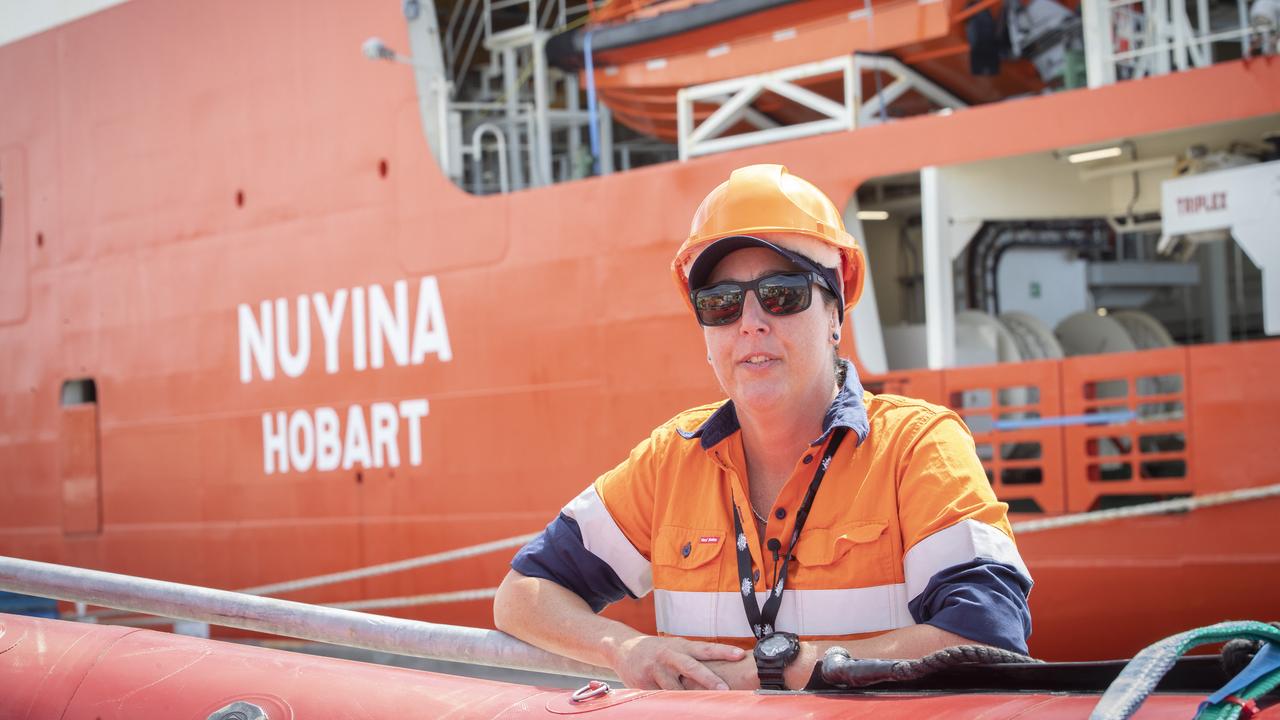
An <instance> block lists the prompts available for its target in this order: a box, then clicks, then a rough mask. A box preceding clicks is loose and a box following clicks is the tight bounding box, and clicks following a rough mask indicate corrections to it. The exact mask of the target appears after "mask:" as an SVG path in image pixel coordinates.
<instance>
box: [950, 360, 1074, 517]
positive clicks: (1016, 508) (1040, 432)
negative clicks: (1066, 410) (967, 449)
mask: <svg viewBox="0 0 1280 720" xmlns="http://www.w3.org/2000/svg"><path fill="white" fill-rule="evenodd" d="M1060 372H1061V363H1058V362H1055V361H1052V360H1043V361H1038V362H1027V363H1018V364H1008V365H987V366H984V367H973V368H957V369H954V370H948V371H947V372H945V373H943V389H944V391H945V393H946V396H947V405H948V406H949V407H951V408H952V409H954V410H955V411H956V412H957V413H959V414H960V416H961V417H962V418H964V421H965V424H966V425H968V426H969V430H970V432H972V433H973V440H974V443H975V445H976V446H977V450H978V457H979V458H980V459H981V460H982V464H983V466H984V467H985V468H986V470H987V478H988V479H989V480H990V481H991V486H992V487H993V488H994V489H995V491H996V496H997V497H999V498H1000V499H1001V500H1003V501H1005V502H1007V503H1009V507H1010V511H1011V512H1027V513H1051V514H1056V513H1060V512H1062V511H1063V510H1064V509H1065V508H1066V493H1065V491H1064V488H1065V482H1064V478H1063V474H1064V472H1065V470H1064V462H1063V443H1062V428H1061V426H1059V425H1056V424H1055V422H1056V421H1055V420H1054V419H1055V418H1060V417H1061V416H1062V396H1061V393H1060V391H1059V374H1060Z"/></svg>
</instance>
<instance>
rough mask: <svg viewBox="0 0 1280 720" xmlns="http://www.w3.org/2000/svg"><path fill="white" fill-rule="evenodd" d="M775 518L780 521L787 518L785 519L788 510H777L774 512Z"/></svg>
mask: <svg viewBox="0 0 1280 720" xmlns="http://www.w3.org/2000/svg"><path fill="white" fill-rule="evenodd" d="M773 516H774V517H776V518H778V519H779V520H782V519H783V518H785V517H786V516H787V509H786V508H778V509H777V510H774V511H773Z"/></svg>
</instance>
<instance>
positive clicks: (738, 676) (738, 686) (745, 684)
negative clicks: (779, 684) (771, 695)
mask: <svg viewBox="0 0 1280 720" xmlns="http://www.w3.org/2000/svg"><path fill="white" fill-rule="evenodd" d="M743 655H744V657H743V658H742V659H741V660H737V661H734V662H710V663H707V667H708V668H710V669H711V672H713V673H715V674H716V675H719V676H720V677H721V678H722V679H723V680H724V681H725V684H727V685H728V686H729V689H730V690H759V689H760V674H759V672H757V670H756V659H755V657H754V656H753V655H752V654H751V653H749V652H748V653H743Z"/></svg>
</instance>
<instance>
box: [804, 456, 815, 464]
mask: <svg viewBox="0 0 1280 720" xmlns="http://www.w3.org/2000/svg"><path fill="white" fill-rule="evenodd" d="M811 462H813V456H812V455H805V456H804V464H805V465H808V464H809V463H811Z"/></svg>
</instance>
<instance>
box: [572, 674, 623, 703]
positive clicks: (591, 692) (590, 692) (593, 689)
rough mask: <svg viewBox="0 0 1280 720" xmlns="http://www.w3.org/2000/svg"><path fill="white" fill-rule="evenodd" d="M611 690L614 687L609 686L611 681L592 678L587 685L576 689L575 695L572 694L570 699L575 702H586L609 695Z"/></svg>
mask: <svg viewBox="0 0 1280 720" xmlns="http://www.w3.org/2000/svg"><path fill="white" fill-rule="evenodd" d="M611 690H613V688H611V687H609V683H607V682H605V681H603V680H592V681H591V682H589V683H587V684H586V685H583V686H582V687H580V688H578V689H577V690H574V691H573V695H572V696H570V698H569V700H570V701H572V702H575V703H580V702H586V701H588V700H592V699H595V698H598V697H604V696H605V695H608V694H609V691H611Z"/></svg>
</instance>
